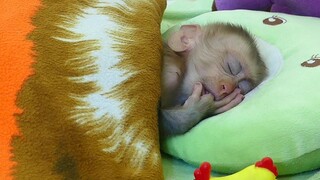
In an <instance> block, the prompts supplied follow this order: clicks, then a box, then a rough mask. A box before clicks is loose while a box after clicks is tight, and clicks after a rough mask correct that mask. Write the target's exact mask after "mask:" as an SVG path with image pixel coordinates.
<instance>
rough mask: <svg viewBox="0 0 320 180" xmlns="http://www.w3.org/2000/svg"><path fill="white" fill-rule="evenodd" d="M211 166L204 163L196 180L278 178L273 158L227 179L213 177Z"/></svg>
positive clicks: (270, 179)
mask: <svg viewBox="0 0 320 180" xmlns="http://www.w3.org/2000/svg"><path fill="white" fill-rule="evenodd" d="M210 172H211V164H210V163H208V162H204V163H202V164H201V166H200V168H198V169H196V170H195V171H194V177H195V180H253V179H259V180H275V179H276V177H277V176H278V170H277V167H276V166H275V165H274V164H273V161H272V159H271V158H269V157H266V158H263V159H262V160H261V161H258V162H256V164H254V165H251V166H248V167H246V168H245V169H243V170H241V171H239V172H237V173H235V174H232V175H229V176H225V177H211V176H210Z"/></svg>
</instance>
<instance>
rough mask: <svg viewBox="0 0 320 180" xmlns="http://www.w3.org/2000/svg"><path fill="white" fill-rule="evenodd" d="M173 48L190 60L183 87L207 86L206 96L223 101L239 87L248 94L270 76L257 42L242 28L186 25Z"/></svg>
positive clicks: (172, 42)
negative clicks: (209, 94)
mask: <svg viewBox="0 0 320 180" xmlns="http://www.w3.org/2000/svg"><path fill="white" fill-rule="evenodd" d="M169 46H170V47H171V48H172V49H173V50H174V51H176V52H183V53H184V54H183V55H184V56H185V57H186V59H187V72H186V80H185V82H184V83H185V84H184V85H183V86H184V87H185V88H186V86H190V87H189V89H191V90H192V87H193V85H194V84H195V83H196V82H199V81H200V82H201V83H202V84H203V87H204V90H203V93H211V94H212V95H213V96H214V97H215V100H221V99H223V98H224V97H226V96H227V95H229V94H230V93H232V92H233V91H234V90H235V88H240V89H241V91H242V94H246V93H248V92H249V91H250V90H252V89H253V88H254V87H256V86H257V85H258V84H259V83H260V82H261V81H262V80H263V79H264V78H265V77H266V74H267V72H266V67H265V64H264V62H263V61H262V60H261V57H260V55H259V52H258V49H257V47H256V44H255V41H254V39H253V38H252V37H251V35H250V34H249V33H248V32H247V31H245V30H244V29H243V28H241V27H239V26H234V25H230V24H211V25H206V26H204V27H200V26H199V25H187V26H182V27H181V29H180V30H179V31H178V32H176V33H175V34H174V35H172V38H170V40H169Z"/></svg>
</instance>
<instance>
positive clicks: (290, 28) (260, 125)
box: [161, 10, 320, 175]
mask: <svg viewBox="0 0 320 180" xmlns="http://www.w3.org/2000/svg"><path fill="white" fill-rule="evenodd" d="M211 22H230V23H235V24H240V25H242V26H244V27H245V28H247V29H248V30H249V31H250V32H251V33H252V34H254V35H255V36H257V37H258V38H259V39H262V40H264V41H266V42H268V43H269V44H272V45H273V46H274V47H276V48H274V47H271V46H270V45H266V44H265V46H264V45H263V43H262V46H264V47H269V49H272V48H273V50H274V52H273V53H271V54H270V55H272V54H277V52H276V51H277V48H278V49H279V51H278V52H279V53H281V55H282V58H283V62H282V60H281V59H282V58H281V55H280V57H279V56H278V57H277V58H272V57H269V55H268V53H267V51H266V52H263V53H264V57H265V58H266V59H269V60H270V59H271V61H268V63H267V66H268V68H270V67H272V63H274V64H278V65H277V66H276V69H274V68H271V69H270V71H271V74H272V75H271V77H269V78H268V80H267V81H265V82H263V83H262V84H261V85H260V86H259V88H258V89H256V90H255V91H253V92H252V93H251V94H248V96H247V97H246V100H245V101H244V102H242V103H241V104H240V105H238V106H237V107H235V108H233V109H231V110H230V111H228V112H225V113H223V114H220V115H217V116H214V117H211V118H208V119H206V120H204V121H202V122H201V123H199V124H198V125H197V126H196V127H194V128H193V129H191V130H190V131H189V132H188V133H186V134H184V135H181V136H176V137H169V138H166V139H163V140H162V142H161V144H162V150H163V151H164V152H165V153H168V154H170V155H172V156H175V157H177V158H180V159H182V160H184V161H186V162H188V163H191V164H193V165H196V166H198V165H199V164H200V163H202V162H203V161H209V162H210V163H212V166H213V170H214V171H217V172H222V173H233V172H236V171H239V170H241V169H242V168H244V167H246V166H248V165H250V164H252V163H254V162H256V161H258V160H260V159H261V158H263V157H265V156H269V157H272V158H273V160H274V161H275V163H276V165H277V167H278V170H279V174H280V175H285V174H294V173H299V172H303V171H308V170H313V169H317V168H319V167H320V93H319V90H320V55H319V56H317V54H320V19H319V18H311V17H302V16H293V15H287V14H281V13H268V12H257V11H248V10H234V11H217V12H210V13H206V14H203V15H200V16H197V17H195V18H193V19H190V20H188V21H186V22H183V23H180V24H178V25H177V26H175V27H173V28H171V29H169V30H168V31H167V32H166V33H165V34H164V38H166V37H167V36H168V34H170V32H172V31H173V30H174V29H177V28H178V27H179V26H180V25H181V24H191V23H198V24H207V23H211ZM258 42H259V41H258ZM258 44H261V43H260V42H259V43H258ZM260 49H262V51H263V47H262V48H261V47H260ZM279 53H278V54H279ZM277 68H278V70H277Z"/></svg>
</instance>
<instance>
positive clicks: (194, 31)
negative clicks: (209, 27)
mask: <svg viewBox="0 0 320 180" xmlns="http://www.w3.org/2000/svg"><path fill="white" fill-rule="evenodd" d="M200 34H201V27H200V26H199V25H197V24H194V25H183V26H181V28H180V30H179V31H177V32H175V33H173V34H172V35H171V36H170V37H169V39H168V45H169V47H170V48H171V49H172V50H173V51H176V52H183V51H190V50H191V49H192V48H194V46H195V43H196V41H197V38H198V37H199V36H200Z"/></svg>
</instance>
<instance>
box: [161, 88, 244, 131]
mask: <svg viewBox="0 0 320 180" xmlns="http://www.w3.org/2000/svg"><path fill="white" fill-rule="evenodd" d="M202 88H203V86H202V84H201V83H196V84H195V86H194V90H193V92H192V95H191V96H189V98H188V99H187V100H186V102H185V103H184V104H183V106H178V107H172V108H162V109H160V112H159V120H160V121H159V125H160V132H161V134H162V135H164V136H168V135H177V134H183V133H185V132H187V131H188V130H189V129H191V128H192V127H193V126H195V125H196V124H198V123H199V122H200V121H201V120H203V119H204V118H207V117H209V116H212V115H215V114H219V113H222V112H225V111H227V110H229V109H231V108H233V107H235V106H236V105H238V104H239V103H240V102H241V101H242V99H243V97H244V96H243V95H242V94H240V89H236V90H235V91H233V92H232V93H231V94H230V95H228V96H227V97H225V98H224V99H222V100H220V101H214V97H213V96H212V95H211V94H204V95H201V94H202Z"/></svg>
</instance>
